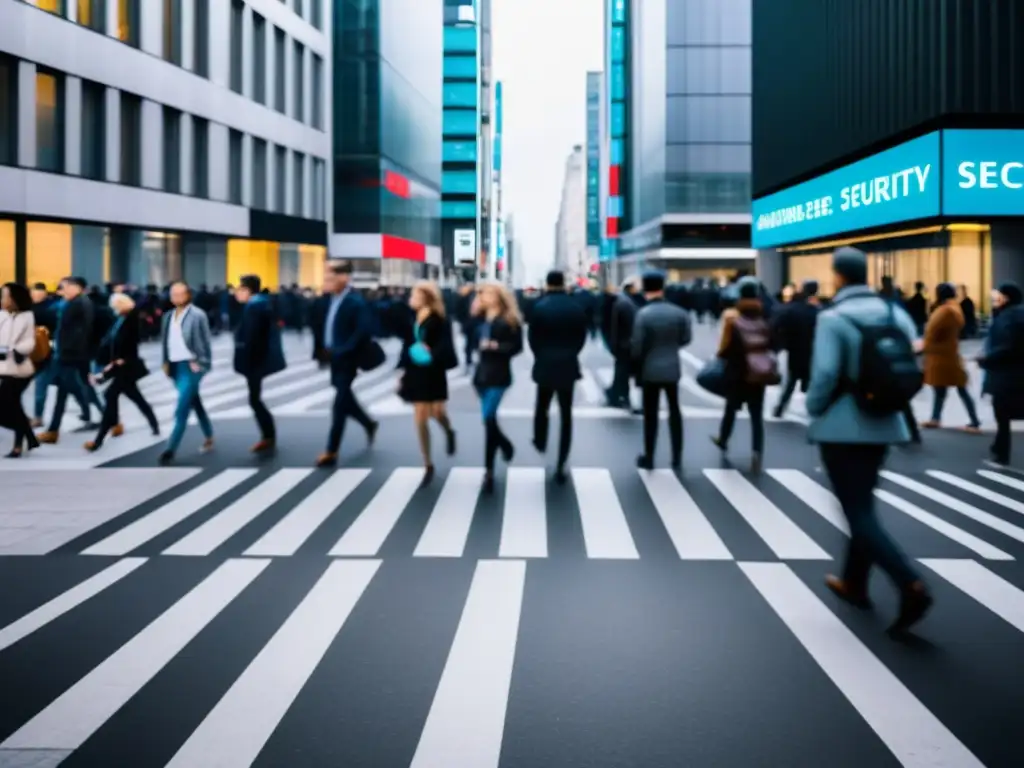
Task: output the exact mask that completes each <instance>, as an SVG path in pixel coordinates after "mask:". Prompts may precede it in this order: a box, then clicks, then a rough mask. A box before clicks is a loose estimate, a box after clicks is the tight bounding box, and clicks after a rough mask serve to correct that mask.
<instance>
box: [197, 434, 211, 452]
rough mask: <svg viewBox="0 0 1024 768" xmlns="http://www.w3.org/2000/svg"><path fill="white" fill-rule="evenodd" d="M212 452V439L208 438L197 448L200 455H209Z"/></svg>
mask: <svg viewBox="0 0 1024 768" xmlns="http://www.w3.org/2000/svg"><path fill="white" fill-rule="evenodd" d="M212 450H213V438H212V437H208V438H206V439H205V440H203V444H202V445H201V446H199V452H200V453H209V452H210V451H212Z"/></svg>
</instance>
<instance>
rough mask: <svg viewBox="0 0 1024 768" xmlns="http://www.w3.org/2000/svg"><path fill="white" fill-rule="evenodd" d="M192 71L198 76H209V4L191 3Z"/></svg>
mask: <svg viewBox="0 0 1024 768" xmlns="http://www.w3.org/2000/svg"><path fill="white" fill-rule="evenodd" d="M192 49H193V51H192V56H193V60H192V71H193V72H195V73H196V74H197V75H199V76H200V77H209V76H210V6H209V4H207V3H193V10H192Z"/></svg>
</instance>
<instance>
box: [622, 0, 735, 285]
mask: <svg viewBox="0 0 1024 768" xmlns="http://www.w3.org/2000/svg"><path fill="white" fill-rule="evenodd" d="M608 21H609V24H610V28H609V30H608V35H607V41H608V42H607V46H608V53H607V59H608V65H609V70H608V76H607V78H608V84H607V87H606V91H607V93H608V98H609V119H608V121H607V122H608V130H609V137H608V138H609V143H610V148H609V166H610V168H609V181H608V186H609V199H608V201H607V203H606V206H607V213H606V235H607V236H611V237H615V238H616V240H617V245H616V248H615V259H614V262H613V264H614V270H613V274H612V279H614V280H616V281H618V280H621V279H623V278H625V277H627V276H628V275H630V274H635V273H636V272H637V271H639V270H641V269H644V268H659V269H663V270H665V271H666V272H667V273H668V275H669V278H670V279H673V280H683V279H687V278H689V277H695V276H707V275H710V274H712V273H726V272H732V271H735V270H737V269H747V268H751V267H753V264H754V253H753V251H752V250H751V249H750V213H749V202H750V195H751V187H750V177H751V167H750V162H751V149H750V146H751V133H750V131H751V85H752V84H751V53H750V50H751V34H752V33H751V0H645V1H644V2H639V1H638V0H632V1H631V2H628V3H627V2H620V0H613V1H612V5H611V6H610V8H609V12H608ZM620 30H621V32H620Z"/></svg>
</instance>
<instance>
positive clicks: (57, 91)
mask: <svg viewBox="0 0 1024 768" xmlns="http://www.w3.org/2000/svg"><path fill="white" fill-rule="evenodd" d="M36 168H38V169H40V170H42V171H55V172H57V173H63V172H64V76H63V75H59V74H57V73H56V72H47V71H45V70H42V69H40V70H36Z"/></svg>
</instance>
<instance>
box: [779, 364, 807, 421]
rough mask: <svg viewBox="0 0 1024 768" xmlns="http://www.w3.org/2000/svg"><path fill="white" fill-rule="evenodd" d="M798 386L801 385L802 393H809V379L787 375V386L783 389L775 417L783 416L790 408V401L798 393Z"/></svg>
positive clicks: (791, 374)
mask: <svg viewBox="0 0 1024 768" xmlns="http://www.w3.org/2000/svg"><path fill="white" fill-rule="evenodd" d="M797 384H799V385H800V391H801V392H806V391H807V379H806V378H804V377H801V376H797V375H795V374H793V373H792V372H790V373H788V374H786V384H785V386H783V388H782V396H781V397H780V398H779V402H777V403H776V404H775V415H776V416H777V417H778V416H781V415H782V413H783V412H784V411H785V410H786V408H787V407H788V406H789V401H790V400H792V399H793V393H794V392H796V386H797Z"/></svg>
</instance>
